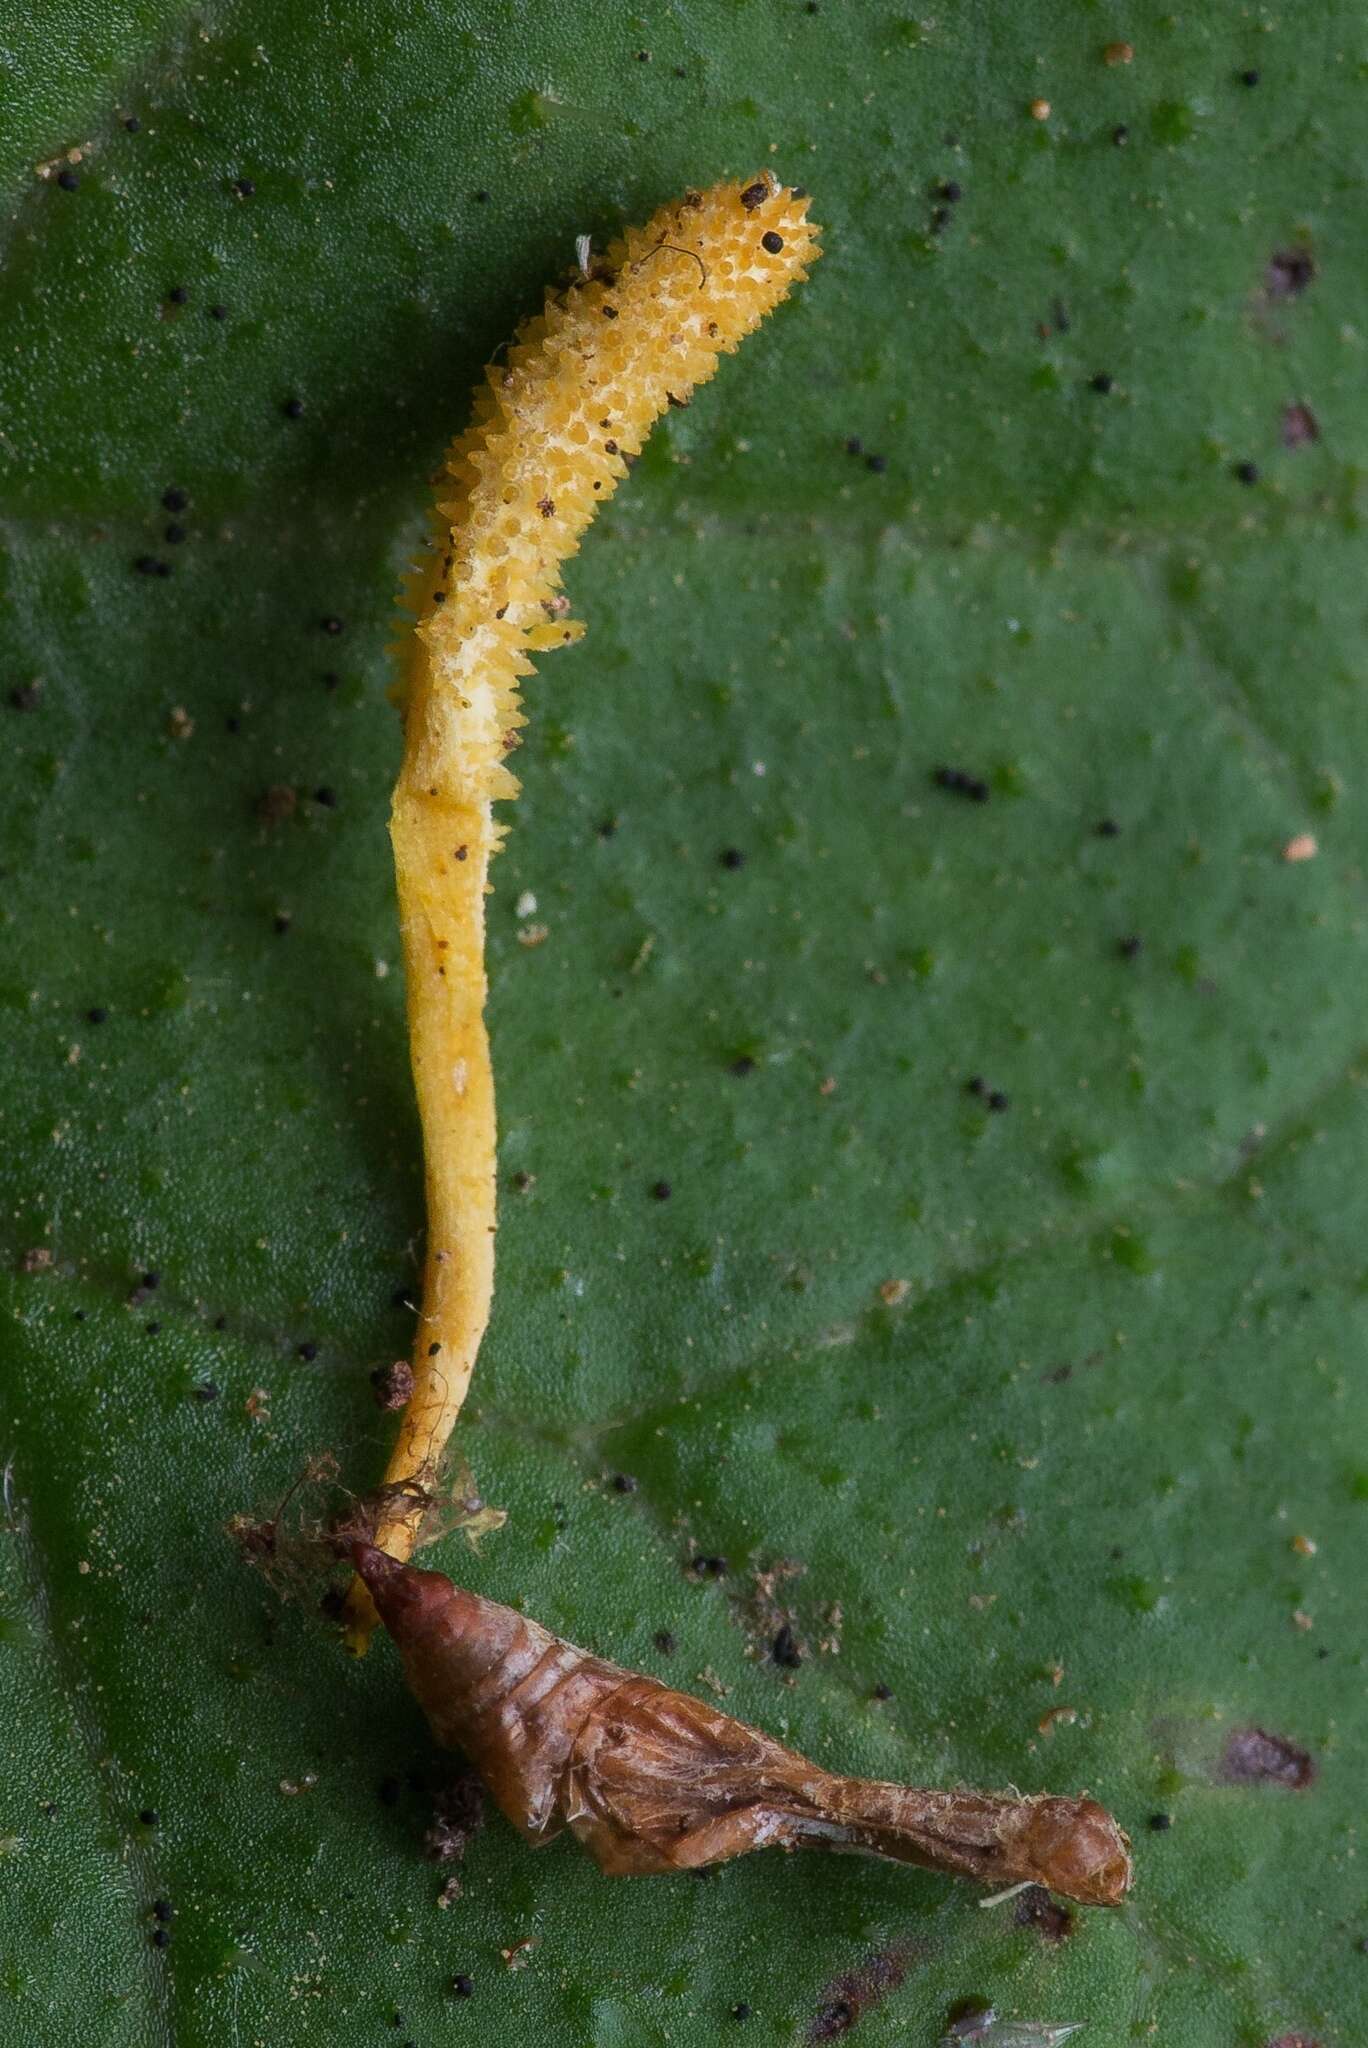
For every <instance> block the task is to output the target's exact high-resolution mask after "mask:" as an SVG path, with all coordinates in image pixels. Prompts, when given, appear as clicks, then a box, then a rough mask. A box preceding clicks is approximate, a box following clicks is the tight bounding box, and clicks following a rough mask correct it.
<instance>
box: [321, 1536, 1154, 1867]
mask: <svg viewBox="0 0 1368 2048" xmlns="http://www.w3.org/2000/svg"><path fill="white" fill-rule="evenodd" d="M353 1555H354V1561H355V1564H356V1567H357V1570H358V1571H359V1572H360V1574H361V1576H362V1578H363V1579H364V1580H365V1582H366V1584H367V1586H368V1587H369V1588H370V1592H371V1596H372V1598H373V1599H374V1601H375V1604H376V1606H377V1607H378V1609H379V1611H380V1614H381V1617H382V1619H383V1620H384V1622H385V1625H386V1627H387V1628H388V1629H389V1631H390V1634H391V1635H392V1636H393V1637H394V1640H395V1642H396V1643H397V1644H398V1646H399V1650H400V1653H401V1655H402V1657H403V1660H404V1669H405V1672H406V1673H407V1676H408V1681H409V1684H410V1686H411V1687H412V1688H413V1691H414V1693H415V1694H416V1695H417V1698H418V1700H419V1703H420V1704H421V1706H422V1708H423V1710H424V1712H425V1713H426V1715H427V1717H428V1721H429V1722H430V1724H431V1726H432V1731H433V1734H434V1735H435V1736H436V1738H437V1740H438V1741H439V1742H440V1743H442V1744H444V1745H445V1746H447V1747H449V1748H452V1749H460V1750H463V1751H464V1752H465V1754H466V1755H467V1756H468V1757H469V1758H470V1760H471V1762H472V1763H473V1764H474V1765H475V1766H476V1768H477V1769H478V1770H479V1772H480V1774H481V1776H482V1777H483V1779H484V1781H485V1784H486V1785H487V1786H488V1788H489V1791H490V1792H491V1794H492V1795H493V1797H494V1799H495V1800H496V1801H497V1803H498V1805H499V1807H500V1808H501V1810H502V1811H503V1813H504V1814H505V1815H506V1816H507V1818H508V1819H509V1820H510V1821H511V1822H512V1823H513V1825H514V1826H515V1827H516V1828H518V1829H520V1830H521V1832H522V1833H523V1834H524V1835H525V1836H526V1837H527V1839H528V1840H529V1841H530V1842H533V1843H540V1842H545V1841H549V1840H550V1839H551V1837H552V1836H553V1835H555V1834H558V1833H559V1832H560V1830H561V1829H562V1828H563V1827H568V1828H569V1829H570V1830H571V1832H572V1833H573V1834H575V1835H576V1836H578V1838H579V1840H580V1841H581V1842H583V1844H584V1846H585V1847H586V1849H588V1851H589V1853H590V1855H591V1856H592V1857H593V1858H594V1861H595V1862H596V1863H597V1864H598V1866H599V1868H600V1869H601V1870H604V1871H607V1872H608V1874H609V1875H610V1876H644V1875H647V1874H649V1873H652V1872H660V1871H678V1870H697V1869H699V1868H700V1867H701V1866H702V1865H704V1864H707V1863H724V1862H726V1861H727V1860H728V1859H729V1858H730V1857H733V1856H741V1855H744V1854H745V1853H746V1851H747V1850H750V1849H763V1848H783V1849H800V1848H814V1849H847V1850H863V1851H865V1852H867V1853H868V1854H870V1855H874V1856H884V1857H889V1858H891V1859H892V1860H894V1861H895V1862H899V1863H916V1864H920V1865H922V1866H923V1867H924V1868H926V1869H928V1870H943V1871H948V1872H950V1873H952V1874H953V1875H955V1876H958V1877H971V1878H976V1879H978V1880H979V1882H981V1883H983V1884H989V1885H994V1886H1003V1885H1012V1884H1017V1883H1021V1882H1030V1883H1035V1884H1041V1885H1046V1886H1048V1888H1049V1889H1050V1890H1051V1891H1055V1892H1059V1893H1061V1894H1062V1895H1063V1896H1064V1897H1065V1898H1069V1899H1076V1900H1078V1901H1079V1903H1080V1904H1082V1905H1087V1906H1115V1905H1118V1904H1119V1903H1120V1901H1121V1899H1122V1898H1123V1897H1124V1896H1125V1893H1126V1890H1127V1888H1128V1887H1129V1885H1130V1881H1131V1862H1130V1854H1129V1843H1128V1841H1127V1839H1126V1836H1125V1835H1124V1834H1123V1833H1122V1831H1121V1829H1120V1828H1119V1827H1118V1825H1117V1823H1116V1822H1115V1821H1114V1820H1113V1819H1112V1817H1111V1815H1110V1814H1109V1813H1107V1812H1106V1810H1105V1809H1104V1808H1103V1807H1101V1806H1099V1805H1098V1804H1097V1802H1096V1801H1095V1800H1092V1799H1087V1798H1075V1799H1058V1798H1050V1797H1047V1796H1041V1797H1030V1798H1022V1797H1019V1796H1016V1795H1013V1794H990V1793H981V1792H936V1791H928V1790H924V1789H922V1788H920V1787H917V1786H911V1785H889V1784H882V1783H879V1782H877V1781H875V1780H872V1779H868V1778H844V1777H841V1776H839V1775H838V1774H836V1773H834V1772H831V1771H824V1770H821V1769H819V1768H818V1766H817V1765H815V1764H810V1763H809V1762H808V1761H807V1760H806V1758H804V1757H801V1756H799V1755H798V1754H797V1753H796V1752H795V1751H794V1750H791V1749H785V1748H784V1746H783V1744H782V1743H778V1742H775V1741H774V1740H773V1739H772V1738H771V1737H770V1736H768V1735H765V1734H763V1733H762V1732H761V1731H760V1730H759V1729H758V1728H749V1727H747V1726H746V1724H745V1723H744V1722H742V1721H735V1720H733V1719H732V1718H731V1716H730V1715H729V1714H721V1713H719V1712H718V1711H717V1709H716V1708H715V1707H710V1706H707V1705H705V1703H704V1702H703V1701H702V1700H697V1699H694V1698H693V1697H692V1696H691V1695H690V1694H688V1693H682V1692H675V1691H673V1690H672V1689H671V1688H670V1687H669V1686H667V1685H662V1684H661V1683H660V1681H659V1680H658V1679H655V1678H648V1677H645V1676H643V1675H642V1674H641V1673H638V1672H632V1671H624V1670H623V1669H622V1668H621V1666H620V1665H617V1664H610V1663H608V1662H606V1661H605V1659H603V1658H601V1657H591V1656H590V1655H588V1653H587V1652H586V1651H584V1650H579V1649H576V1647H575V1645H574V1644H573V1643H567V1642H565V1641H564V1640H563V1639H562V1638H561V1637H559V1636H554V1635H552V1634H551V1633H550V1632H549V1631H548V1630H547V1629H544V1628H542V1627H540V1626H539V1625H538V1623H536V1622H535V1621H529V1620H527V1619H526V1617H525V1616H523V1615H521V1614H518V1613H515V1612H514V1610H513V1609H512V1608H511V1607H502V1606H500V1605H499V1604H498V1603H497V1602H496V1601H493V1600H483V1599H481V1598H480V1596H479V1595H478V1594H476V1593H468V1592H466V1591H465V1590H464V1589H463V1588H461V1587H459V1586H455V1585H453V1584H452V1583H451V1581H450V1580H449V1579H446V1578H444V1577H443V1576H442V1575H441V1573H440V1572H423V1571H416V1570H414V1569H413V1567H412V1566H409V1565H404V1564H400V1563H398V1562H396V1560H395V1559H393V1558H391V1557H388V1556H387V1555H385V1553H384V1552H382V1551H380V1550H377V1549H376V1548H375V1547H374V1546H373V1545H370V1544H358V1545H357V1546H356V1548H355V1551H354V1554H353Z"/></svg>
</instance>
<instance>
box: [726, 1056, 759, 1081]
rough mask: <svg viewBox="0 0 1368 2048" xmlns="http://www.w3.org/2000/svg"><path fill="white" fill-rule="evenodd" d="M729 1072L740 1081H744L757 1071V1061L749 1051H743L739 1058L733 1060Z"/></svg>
mask: <svg viewBox="0 0 1368 2048" xmlns="http://www.w3.org/2000/svg"><path fill="white" fill-rule="evenodd" d="M727 1072H728V1073H729V1074H734V1075H735V1076H736V1078H737V1080H738V1081H744V1080H745V1078H746V1076H747V1075H748V1074H753V1073H754V1072H755V1061H754V1060H753V1059H752V1058H751V1056H750V1054H749V1053H748V1052H743V1053H742V1054H741V1057H740V1058H739V1059H735V1060H733V1061H732V1062H731V1064H730V1066H729V1067H728V1068H727Z"/></svg>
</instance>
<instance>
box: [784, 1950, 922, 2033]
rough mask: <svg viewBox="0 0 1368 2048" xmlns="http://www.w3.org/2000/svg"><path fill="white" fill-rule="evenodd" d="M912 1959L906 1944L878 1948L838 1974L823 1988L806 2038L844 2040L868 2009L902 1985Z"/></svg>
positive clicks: (875, 2005)
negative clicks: (861, 1960)
mask: <svg viewBox="0 0 1368 2048" xmlns="http://www.w3.org/2000/svg"><path fill="white" fill-rule="evenodd" d="M910 1960H911V1953H910V1951H909V1949H908V1948H907V1947H906V1946H905V1945H904V1946H899V1947H897V1948H891V1949H883V1950H878V1951H876V1952H875V1954H873V1955H871V1956H870V1957H868V1959H867V1960H866V1961H865V1962H863V1963H861V1964H860V1965H859V1966H858V1968H856V1969H854V1970H848V1971H847V1972H846V1974H845V1975H844V1976H843V1977H838V1978H836V1980H835V1982H834V1983H832V1984H830V1985H828V1987H827V1989H826V1990H825V1991H824V1992H823V1994H822V2002H821V2004H820V2006H819V2007H818V2009H817V2013H816V2016H815V2017H814V2019H813V2020H812V2023H811V2025H810V2026H809V2027H808V2030H807V2035H806V2037H805V2038H806V2039H807V2040H808V2041H809V2042H820V2041H839V2040H841V2039H842V2038H843V2037H844V2036H845V2035H846V2034H848V2033H849V2032H850V2030H851V2028H852V2027H853V2026H855V2024H856V2023H857V2021H859V2020H861V2019H863V2018H864V2016H865V2014H866V2013H868V2012H873V2011H874V2009H875V2008H876V2007H877V2006H880V2005H882V2004H883V2002H884V2000H885V1999H886V1998H887V1997H888V1996H889V1995H890V1993H892V1992H894V1991H897V1990H899V1989H900V1988H901V1986H902V1984H903V1983H904V1982H905V1980H906V1977H907V1971H908V1965H909V1962H910Z"/></svg>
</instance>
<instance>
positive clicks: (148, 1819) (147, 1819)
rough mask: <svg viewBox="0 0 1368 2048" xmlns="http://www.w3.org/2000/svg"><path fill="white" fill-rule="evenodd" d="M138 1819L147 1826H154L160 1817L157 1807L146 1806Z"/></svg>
mask: <svg viewBox="0 0 1368 2048" xmlns="http://www.w3.org/2000/svg"><path fill="white" fill-rule="evenodd" d="M138 1819H139V1820H140V1821H141V1822H142V1824H143V1826H144V1827H145V1828H154V1827H155V1826H156V1825H157V1821H158V1819H159V1815H158V1813H157V1809H156V1807H155V1806H145V1807H144V1808H143V1810H142V1812H141V1813H140V1814H139V1815H138Z"/></svg>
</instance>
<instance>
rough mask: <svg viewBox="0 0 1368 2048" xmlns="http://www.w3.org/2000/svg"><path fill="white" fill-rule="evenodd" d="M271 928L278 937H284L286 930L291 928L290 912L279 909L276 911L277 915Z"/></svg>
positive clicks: (272, 920)
mask: <svg viewBox="0 0 1368 2048" xmlns="http://www.w3.org/2000/svg"><path fill="white" fill-rule="evenodd" d="M271 929H272V931H273V932H274V933H275V934H276V937H277V938H281V939H283V938H284V936H285V934H286V932H288V930H289V929H290V913H289V911H288V910H278V911H277V912H276V914H275V916H274V917H273V918H272V919H271Z"/></svg>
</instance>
